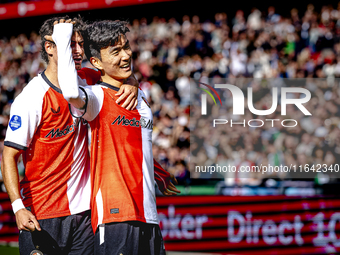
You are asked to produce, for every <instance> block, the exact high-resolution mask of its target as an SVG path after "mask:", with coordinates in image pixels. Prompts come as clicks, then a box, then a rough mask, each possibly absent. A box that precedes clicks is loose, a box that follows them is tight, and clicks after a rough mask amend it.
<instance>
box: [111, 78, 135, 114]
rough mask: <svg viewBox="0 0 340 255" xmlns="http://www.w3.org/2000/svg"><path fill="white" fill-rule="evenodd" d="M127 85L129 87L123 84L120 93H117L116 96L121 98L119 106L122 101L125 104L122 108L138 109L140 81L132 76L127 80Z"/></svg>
mask: <svg viewBox="0 0 340 255" xmlns="http://www.w3.org/2000/svg"><path fill="white" fill-rule="evenodd" d="M126 83H127V84H128V85H125V84H123V85H122V86H121V87H120V89H119V91H118V92H117V93H116V96H119V98H118V99H117V101H116V103H117V104H119V103H120V102H121V101H122V100H124V99H125V98H126V100H125V102H124V103H123V104H122V107H123V108H125V109H127V110H133V109H135V108H136V106H137V104H138V100H137V96H138V85H139V84H138V81H137V80H136V78H135V77H134V75H131V76H130V77H129V78H128V79H127V80H126Z"/></svg>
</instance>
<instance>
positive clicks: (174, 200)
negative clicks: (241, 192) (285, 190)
mask: <svg viewBox="0 0 340 255" xmlns="http://www.w3.org/2000/svg"><path fill="white" fill-rule="evenodd" d="M290 199H292V200H293V199H299V200H300V199H301V198H300V197H287V196H252V197H249V196H241V197H239V196H237V197H229V196H178V197H157V205H158V206H159V207H160V206H168V205H169V204H173V205H195V204H200V205H204V204H220V203H233V204H234V203H240V204H242V203H249V202H268V201H275V202H277V201H287V200H290ZM313 199H315V198H313Z"/></svg>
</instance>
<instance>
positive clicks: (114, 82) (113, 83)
mask: <svg viewBox="0 0 340 255" xmlns="http://www.w3.org/2000/svg"><path fill="white" fill-rule="evenodd" d="M101 80H102V81H103V82H105V83H107V84H110V85H111V86H115V87H117V88H120V86H122V85H123V80H116V79H114V78H112V77H110V76H108V75H104V76H102V77H101Z"/></svg>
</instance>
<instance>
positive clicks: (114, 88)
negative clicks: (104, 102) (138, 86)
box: [98, 81, 119, 91]
mask: <svg viewBox="0 0 340 255" xmlns="http://www.w3.org/2000/svg"><path fill="white" fill-rule="evenodd" d="M98 85H102V86H105V87H108V88H110V89H113V90H115V91H119V88H118V87H116V86H112V85H110V84H108V83H106V82H103V81H101V82H99V83H98Z"/></svg>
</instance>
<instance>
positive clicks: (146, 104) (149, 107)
mask: <svg viewBox="0 0 340 255" xmlns="http://www.w3.org/2000/svg"><path fill="white" fill-rule="evenodd" d="M142 98H143V100H144V102H145V103H146V105H147V106H148V107H149V108H150V105H149V103H148V101H146V99H145V98H144V97H142Z"/></svg>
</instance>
